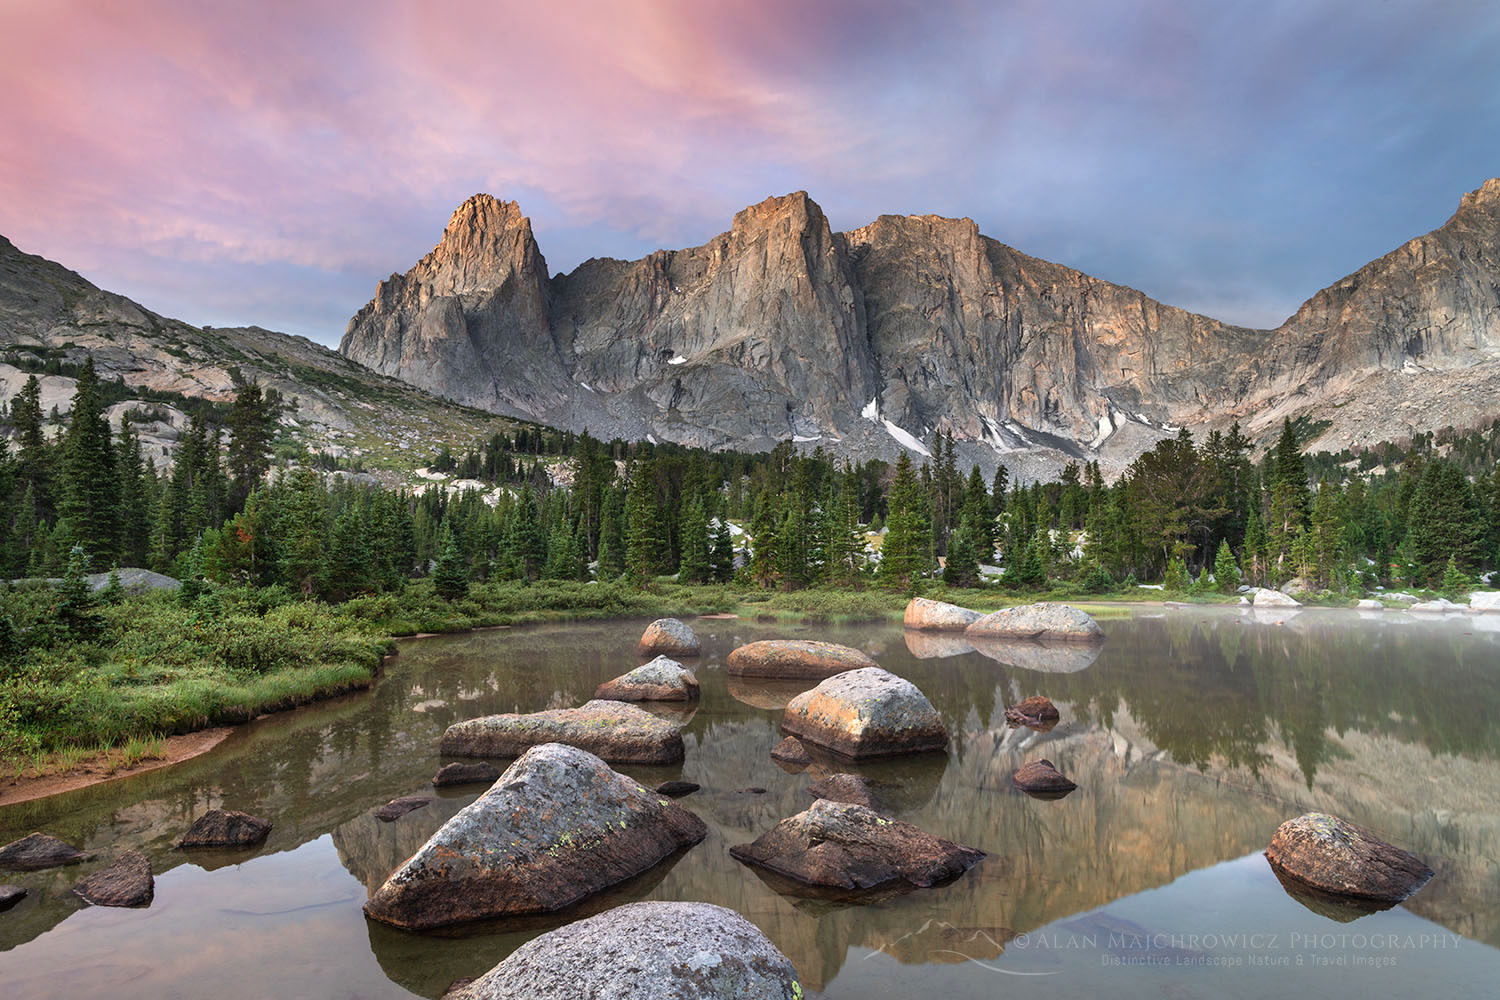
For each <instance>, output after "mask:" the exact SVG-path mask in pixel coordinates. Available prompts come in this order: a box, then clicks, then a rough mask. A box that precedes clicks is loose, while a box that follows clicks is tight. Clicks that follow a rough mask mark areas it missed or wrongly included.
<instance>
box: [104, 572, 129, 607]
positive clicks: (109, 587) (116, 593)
mask: <svg viewBox="0 0 1500 1000" xmlns="http://www.w3.org/2000/svg"><path fill="white" fill-rule="evenodd" d="M99 600H100V602H101V603H103V604H107V605H108V606H110V607H112V608H115V607H119V606H120V605H121V604H124V603H125V586H124V584H122V583H121V582H120V574H119V572H118V571H116V570H110V571H109V581H108V582H107V583H105V585H104V589H103V590H101V591H100V592H99Z"/></svg>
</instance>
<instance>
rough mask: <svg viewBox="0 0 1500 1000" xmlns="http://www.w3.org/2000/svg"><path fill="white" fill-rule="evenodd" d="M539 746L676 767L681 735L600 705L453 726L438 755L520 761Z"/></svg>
mask: <svg viewBox="0 0 1500 1000" xmlns="http://www.w3.org/2000/svg"><path fill="white" fill-rule="evenodd" d="M543 743H566V744H567V745H568V746H571V747H578V748H579V749H580V750H587V751H588V752H589V753H591V754H595V755H597V756H599V757H601V758H603V759H604V760H606V761H609V762H610V763H612V764H676V763H677V762H679V761H681V760H682V756H683V747H682V733H681V731H680V730H679V729H678V728H677V727H676V726H674V725H672V723H670V722H667V721H666V720H665V719H659V718H657V717H656V716H654V715H652V714H651V713H650V712H647V711H644V710H643V709H640V708H638V707H636V706H635V705H630V704H627V703H625V702H623V701H602V700H599V699H595V700H594V701H591V702H588V703H587V704H585V705H583V706H582V707H581V708H554V709H549V710H547V711H545V712H532V713H530V714H529V715H514V714H507V715H488V716H485V717H484V718H481V719H469V720H468V721H466V722H455V723H454V724H453V725H451V726H449V727H448V731H447V732H445V733H443V739H442V741H441V743H440V744H439V749H440V750H441V751H442V752H443V753H445V754H449V755H451V756H454V757H519V756H520V755H521V754H523V753H525V752H526V751H527V750H530V749H531V748H532V747H534V746H540V745H541V744H543Z"/></svg>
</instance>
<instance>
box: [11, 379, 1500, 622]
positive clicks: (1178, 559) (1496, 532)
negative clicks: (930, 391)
mask: <svg viewBox="0 0 1500 1000" xmlns="http://www.w3.org/2000/svg"><path fill="white" fill-rule="evenodd" d="M104 400H105V396H104V394H102V393H101V391H100V384H99V379H98V376H97V374H96V373H95V371H94V368H93V364H92V362H88V363H87V364H85V365H84V366H83V368H82V369H81V370H80V372H79V375H78V386H77V392H76V394H75V397H74V399H73V405H72V410H71V413H70V414H69V415H68V416H67V418H66V421H65V425H64V426H63V428H62V432H61V433H60V434H58V435H56V436H55V437H54V438H53V439H50V440H49V437H48V435H47V434H46V433H45V430H44V426H45V421H44V419H43V415H42V413H41V405H40V388H39V385H38V383H37V380H36V379H35V378H34V377H33V378H32V379H30V380H28V382H27V383H26V385H25V387H24V388H23V389H22V391H21V392H20V393H19V394H18V395H17V396H16V397H15V398H14V399H13V400H11V401H10V402H9V405H8V406H7V407H6V408H5V410H4V411H3V414H0V416H3V420H4V424H5V429H6V431H7V433H8V437H9V440H8V441H7V440H3V439H0V527H4V529H5V532H4V534H5V538H4V544H3V545H0V577H4V578H18V577H27V576H32V577H35V576H56V575H60V574H61V573H62V571H63V570H64V569H65V568H66V567H67V565H68V563H69V559H70V556H71V555H73V554H74V551H75V547H77V549H78V550H79V551H80V552H81V554H82V557H83V559H84V560H85V561H86V563H87V564H88V567H89V568H90V569H91V570H93V571H96V572H99V571H104V570H107V569H109V568H111V567H114V566H145V567H149V568H152V569H156V570H158V571H160V572H164V573H168V574H170V575H173V576H177V577H179V578H181V579H184V580H187V581H190V582H191V584H192V585H193V586H196V582H197V581H198V580H200V579H205V578H206V579H212V580H217V581H224V582H241V583H245V584H249V585H254V586H271V585H276V586H281V587H284V588H287V589H288V590H290V591H292V592H295V593H300V594H305V595H308V596H315V597H320V598H323V599H328V600H338V599H342V598H346V597H349V596H352V595H355V594H361V593H373V592H381V591H387V590H394V589H399V588H400V587H401V586H403V585H404V584H405V582H406V581H407V580H409V579H411V578H413V577H419V576H430V577H431V578H432V580H433V584H434V586H435V587H436V588H437V589H438V590H439V592H441V593H444V594H446V595H448V596H455V597H456V596H460V595H462V594H463V593H464V592H465V591H466V590H467V588H468V586H469V584H471V583H473V582H476V581H489V580H496V581H507V580H514V581H528V582H529V581H534V580H538V579H556V580H588V579H598V580H616V579H621V578H625V579H629V580H633V581H639V582H644V581H648V580H651V579H653V578H656V577H661V576H670V575H674V574H675V575H676V577H677V578H678V579H679V580H681V581H683V582H690V583H712V582H726V581H729V580H732V579H733V580H738V581H740V582H742V583H746V584H754V585H758V586H761V587H768V588H770V587H775V588H781V589H796V588H801V587H808V586H831V587H860V586H867V585H869V586H883V587H889V588H892V589H898V590H906V589H910V588H911V587H913V586H914V585H915V584H916V583H917V582H918V581H920V580H922V579H924V578H941V579H942V580H943V581H944V582H946V583H947V584H949V585H950V586H957V587H964V586H973V585H975V584H977V583H979V582H980V581H981V579H983V573H982V571H981V566H986V565H987V566H994V567H997V568H1003V572H1002V575H1000V578H999V579H1000V582H1001V583H1002V584H1004V585H1007V586H1011V587H1014V588H1017V589H1041V588H1044V587H1046V586H1047V585H1048V584H1049V583H1051V582H1058V581H1066V582H1068V583H1071V584H1073V585H1075V586H1079V587H1082V588H1083V589H1086V590H1096V591H1102V590H1106V589H1109V588H1111V587H1114V586H1120V585H1130V584H1133V583H1147V582H1152V583H1155V582H1160V583H1164V584H1165V585H1167V586H1168V587H1169V588H1171V589H1183V588H1186V587H1188V586H1191V585H1193V581H1194V580H1195V579H1196V580H1197V585H1198V586H1206V585H1208V581H1209V580H1212V581H1213V584H1214V585H1215V586H1217V587H1219V588H1220V589H1223V590H1226V591H1228V590H1233V589H1234V587H1235V586H1237V585H1238V584H1240V583H1241V582H1244V583H1251V584H1259V585H1277V584H1280V583H1283V582H1285V581H1287V580H1289V579H1293V578H1297V579H1300V580H1301V581H1302V584H1303V586H1304V587H1305V588H1306V589H1309V590H1322V589H1328V590H1336V591H1345V592H1350V591H1353V590H1356V589H1360V588H1369V587H1373V586H1375V585H1377V584H1380V585H1387V586H1389V585H1393V584H1399V585H1410V586H1431V587H1442V588H1444V589H1453V588H1455V587H1457V586H1459V585H1460V583H1461V582H1466V581H1468V580H1471V579H1473V578H1474V577H1475V576H1476V574H1479V573H1482V572H1485V571H1488V570H1491V569H1494V568H1495V567H1496V562H1497V558H1500V474H1497V472H1496V468H1495V464H1494V461H1493V459H1489V460H1488V461H1485V460H1484V459H1483V456H1484V454H1485V451H1484V448H1483V447H1478V446H1473V445H1470V446H1467V447H1466V448H1465V449H1464V450H1462V451H1460V450H1459V447H1458V445H1459V444H1460V443H1462V442H1463V441H1465V440H1469V439H1467V438H1463V437H1453V436H1450V438H1449V442H1448V450H1449V451H1450V452H1451V453H1452V454H1451V455H1450V456H1449V457H1440V455H1439V448H1438V447H1437V443H1435V442H1434V441H1433V440H1432V439H1428V440H1426V441H1425V442H1424V441H1422V440H1420V439H1419V440H1418V441H1416V442H1413V444H1412V445H1411V446H1407V447H1404V448H1403V449H1402V450H1401V451H1400V452H1399V454H1400V458H1401V461H1400V464H1399V466H1396V467H1390V466H1387V467H1384V468H1383V469H1380V468H1377V467H1376V466H1372V465H1366V464H1364V463H1365V462H1366V459H1365V458H1364V457H1363V456H1359V457H1355V458H1351V459H1349V460H1346V461H1342V462H1337V463H1330V462H1329V460H1328V456H1317V457H1315V458H1314V459H1311V460H1309V459H1308V458H1306V457H1305V456H1303V454H1302V452H1301V449H1300V447H1299V443H1298V440H1297V435H1296V432H1295V430H1294V428H1293V426H1292V425H1291V424H1290V423H1286V424H1284V425H1283V428H1282V432H1281V435H1280V438H1279V439H1278V441H1277V443H1276V445H1275V446H1274V447H1273V448H1271V449H1269V450H1268V451H1267V453H1266V454H1265V455H1264V456H1263V457H1262V458H1261V459H1260V460H1259V461H1256V460H1255V459H1253V458H1252V449H1251V442H1250V441H1249V440H1248V439H1247V438H1246V437H1245V436H1244V435H1243V434H1242V433H1241V431H1240V428H1239V426H1238V425H1235V426H1234V427H1232V428H1230V430H1229V431H1228V432H1227V433H1220V432H1217V431H1215V432H1211V433H1209V434H1208V435H1207V436H1206V437H1205V438H1204V439H1203V440H1202V441H1201V442H1199V441H1195V440H1194V438H1193V436H1192V435H1191V434H1190V433H1188V432H1187V431H1182V432H1180V433H1179V434H1178V435H1177V436H1175V437H1173V438H1169V439H1166V440H1163V441H1162V442H1160V443H1159V444H1158V445H1157V446H1156V447H1154V448H1153V449H1151V450H1150V451H1148V452H1146V453H1144V454H1143V455H1141V456H1140V457H1139V458H1138V459H1137V460H1136V461H1135V462H1134V463H1132V464H1131V465H1130V467H1129V468H1128V469H1127V470H1126V471H1125V472H1124V474H1123V475H1121V476H1119V477H1118V478H1117V479H1116V480H1115V481H1114V482H1113V483H1106V482H1105V479H1104V476H1103V475H1102V473H1101V471H1100V468H1099V466H1098V464H1097V463H1096V462H1089V463H1083V464H1081V465H1080V464H1070V465H1068V466H1066V467H1065V468H1064V469H1063V470H1062V473H1061V475H1060V476H1059V477H1058V478H1057V479H1056V480H1054V481H1051V482H1045V483H1043V482H1031V483H1023V482H1020V481H1017V480H1012V478H1011V477H1010V475H1009V472H1008V470H1007V469H1006V467H1005V466H1004V465H1001V466H999V467H998V469H997V470H996V472H995V474H994V475H993V476H991V477H986V476H985V475H984V474H983V473H982V472H981V470H980V469H979V468H978V467H977V466H975V467H972V468H971V469H970V470H969V471H968V473H967V474H966V473H964V472H963V471H962V470H961V469H960V468H959V465H958V460H957V456H956V452H955V449H954V444H953V440H952V438H951V436H948V435H939V436H938V437H936V438H935V439H934V441H933V443H932V446H931V456H930V458H928V459H927V460H925V461H924V462H923V463H922V464H921V465H916V464H914V463H913V461H912V459H911V457H910V455H909V454H903V455H902V456H901V457H900V459H899V460H898V461H897V462H895V463H894V464H891V463H887V462H884V461H879V460H871V461H866V462H862V463H851V462H842V463H841V462H837V461H834V460H832V459H831V458H830V457H829V456H827V455H826V454H825V453H824V452H823V451H822V450H821V449H818V450H815V451H813V452H811V453H810V454H803V453H799V452H798V451H797V450H796V449H795V447H794V446H793V445H792V443H791V442H784V443H782V444H780V445H778V446H777V447H776V448H775V449H773V450H772V451H771V452H769V453H762V454H757V455H750V454H744V453H739V452H712V453H711V452H706V451H703V450H700V449H689V448H684V447H680V446H676V445H661V444H654V443H650V442H636V443H633V444H631V443H626V442H624V441H620V440H615V441H610V442H603V441H600V440H597V439H595V438H593V437H592V436H590V435H589V434H588V433H587V432H584V433H581V434H573V433H570V432H561V431H556V430H551V429H546V428H535V427H531V426H529V425H522V426H519V427H517V428H516V429H515V431H514V433H497V434H495V435H493V436H492V437H491V438H490V439H489V440H487V441H483V442H476V443H475V445H474V446H473V447H472V448H470V449H468V450H467V451H466V452H465V453H464V455H463V456H462V457H461V458H460V457H457V456H455V454H454V453H453V452H452V451H451V449H450V448H449V447H448V446H444V447H442V448H441V449H440V450H439V451H438V452H437V454H436V455H435V456H434V459H433V461H432V467H433V468H435V469H438V470H440V471H444V472H447V473H450V474H452V475H454V476H455V477H458V478H461V479H474V480H478V481H480V482H482V483H486V484H496V485H499V486H501V487H503V488H502V489H500V490H486V491H481V490H477V489H465V490H461V491H457V492H450V491H448V490H444V489H441V488H432V489H428V490H426V491H425V492H420V493H414V492H410V491H406V490H390V489H384V488H381V487H379V486H374V485H366V484H363V483H355V482H352V481H350V480H349V479H348V478H340V477H337V476H333V477H327V476H324V475H323V474H321V473H320V472H319V471H318V470H317V469H314V468H311V467H308V466H307V465H301V466H290V465H283V466H280V467H275V468H273V461H272V441H273V438H274V435H275V430H276V424H277V419H278V415H279V414H278V406H277V403H276V401H275V400H274V399H272V398H270V397H269V396H268V394H266V393H264V392H263V391H262V390H261V388H260V386H259V385H257V384H256V383H254V382H244V383H241V384H240V385H239V386H238V387H237V392H236V396H235V399H234V402H233V404H232V405H231V406H230V407H229V408H228V410H227V413H226V414H224V415H223V416H222V417H216V415H215V414H214V412H213V411H211V410H206V409H200V410H198V411H196V412H195V413H194V414H193V416H192V418H191V420H190V421H189V424H188V427H187V430H186V432H185V433H184V435H183V437H182V439H181V441H180V442H179V447H178V450H177V454H176V457H175V461H174V462H173V464H172V466H171V468H170V469H168V470H165V471H161V472H159V471H157V469H156V468H155V466H154V465H153V464H152V463H151V462H149V461H147V460H146V457H145V456H144V455H143V454H142V450H141V445H140V441H139V439H138V438H137V437H136V435H135V433H134V431H133V429H132V426H131V421H130V420H128V419H127V420H125V421H123V422H122V424H121V427H120V429H119V431H118V432H117V433H114V434H111V431H110V427H109V425H108V422H107V421H106V420H105V417H104V406H105V402H104ZM1495 430H1500V424H1497V426H1496V428H1495ZM1385 454H1387V455H1388V456H1392V457H1394V456H1395V455H1396V454H1397V452H1396V451H1394V450H1390V449H1387V450H1386V451H1385ZM1461 455H1462V456H1467V459H1466V460H1464V461H1463V462H1461V461H1456V460H1455V458H1458V457H1460V456H1461ZM1475 455H1479V456H1480V461H1481V468H1480V469H1478V470H1474V469H1473V463H1474V456H1475ZM1315 473H1316V479H1314V474H1315ZM997 571H999V570H998V569H997V570H992V571H991V573H994V572H997Z"/></svg>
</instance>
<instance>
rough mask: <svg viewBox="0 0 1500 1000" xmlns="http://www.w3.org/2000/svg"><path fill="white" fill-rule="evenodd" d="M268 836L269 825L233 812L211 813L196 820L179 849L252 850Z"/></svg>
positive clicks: (265, 820) (268, 822)
mask: <svg viewBox="0 0 1500 1000" xmlns="http://www.w3.org/2000/svg"><path fill="white" fill-rule="evenodd" d="M270 832H271V821H270V820H268V819H261V818H260V817H258V816H251V815H248V814H246V813H242V812H239V811H237V810H234V809H210V810H209V811H208V812H206V813H204V814H203V815H202V816H199V817H198V820H197V822H195V823H194V824H193V825H192V826H191V827H190V828H189V829H188V832H187V833H186V834H184V835H183V838H182V839H181V840H179V841H178V842H177V846H178V847H253V846H255V845H256V844H259V843H260V842H261V841H263V840H265V839H266V835H267V834H269V833H270Z"/></svg>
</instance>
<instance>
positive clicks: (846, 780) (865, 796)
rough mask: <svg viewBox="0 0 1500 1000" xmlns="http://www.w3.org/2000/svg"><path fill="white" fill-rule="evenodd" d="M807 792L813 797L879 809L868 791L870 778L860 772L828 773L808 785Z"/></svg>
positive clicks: (875, 800) (876, 801)
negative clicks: (826, 775)
mask: <svg viewBox="0 0 1500 1000" xmlns="http://www.w3.org/2000/svg"><path fill="white" fill-rule="evenodd" d="M807 794H809V795H811V796H812V797H813V798H815V799H827V800H829V801H830V802H849V803H852V804H853V805H857V806H864V807H865V808H866V809H874V810H876V811H877V812H878V811H879V810H880V806H879V804H878V800H877V799H876V798H875V796H874V795H873V794H872V793H871V792H870V779H869V778H866V777H865V776H864V775H862V774H846V773H842V772H840V773H839V774H830V775H829V776H828V777H826V778H820V779H818V780H817V781H814V782H813V783H812V784H811V785H808V786H807Z"/></svg>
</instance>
